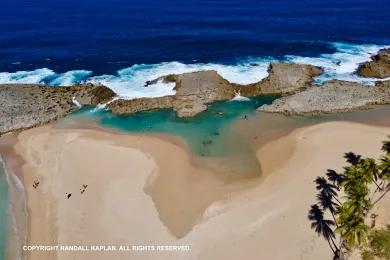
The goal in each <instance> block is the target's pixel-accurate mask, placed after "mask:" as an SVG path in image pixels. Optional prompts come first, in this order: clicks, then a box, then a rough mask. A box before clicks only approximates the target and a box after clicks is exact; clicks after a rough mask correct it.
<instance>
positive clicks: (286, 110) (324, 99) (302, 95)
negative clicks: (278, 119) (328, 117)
mask: <svg viewBox="0 0 390 260" xmlns="http://www.w3.org/2000/svg"><path fill="white" fill-rule="evenodd" d="M373 104H390V81H383V82H377V83H376V84H375V86H366V85H362V84H359V83H355V82H348V81H340V80H331V81H328V82H326V83H325V84H323V85H322V86H319V87H312V88H308V89H307V90H304V91H302V92H299V93H296V94H294V95H292V96H285V97H282V98H279V99H277V100H275V101H274V102H273V103H272V104H270V105H263V106H261V107H260V108H258V111H262V112H273V113H282V114H286V115H304V114H313V115H314V114H322V113H332V112H345V111H353V110H357V109H364V108H367V107H368V106H369V105H373Z"/></svg>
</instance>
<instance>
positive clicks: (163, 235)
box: [13, 122, 390, 260]
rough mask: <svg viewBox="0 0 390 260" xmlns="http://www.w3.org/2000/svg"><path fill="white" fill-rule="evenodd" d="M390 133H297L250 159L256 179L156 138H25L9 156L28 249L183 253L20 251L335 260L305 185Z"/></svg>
mask: <svg viewBox="0 0 390 260" xmlns="http://www.w3.org/2000/svg"><path fill="white" fill-rule="evenodd" d="M389 134H390V128H388V127H376V126H368V125H363V124H356V123H346V122H329V123H322V124H318V125H314V126H310V127H305V128H300V129H298V130H295V131H293V132H292V133H290V134H288V135H287V136H284V137H282V138H279V139H277V140H274V141H271V142H269V143H267V144H266V145H264V146H262V147H261V148H260V149H259V150H258V151H257V152H256V155H257V157H258V159H259V162H260V164H261V167H262V176H261V177H257V178H231V177H230V176H229V175H228V174H223V173H217V172H214V171H212V170H211V169H210V168H208V167H207V163H204V162H202V160H200V159H199V158H195V157H194V156H192V155H191V154H190V153H189V152H188V151H187V149H186V148H185V146H184V145H181V144H177V143H175V142H170V141H167V140H164V139H161V138H157V137H152V136H136V135H126V134H118V133H111V132H105V131H100V130H94V129H55V128H52V127H50V126H45V127H39V128H35V129H31V130H27V131H24V132H22V133H20V134H19V135H18V137H17V142H16V144H15V145H14V146H13V147H14V151H13V153H15V154H14V155H13V156H15V155H17V156H19V157H20V158H22V159H23V161H24V164H23V166H22V167H21V169H19V170H17V169H15V171H16V174H17V175H18V176H19V177H20V179H21V180H22V181H23V183H24V185H25V190H26V197H27V207H28V231H27V234H28V235H27V241H26V245H87V246H91V245H105V246H109V245H116V246H120V245H129V246H131V245H143V246H157V245H175V246H179V245H184V246H189V247H190V251H183V252H176V251H142V250H141V251H113V252H109V251H105V252H102V251H87V252H85V251H84V252H81V251H78V252H72V251H57V252H53V251H52V252H42V251H24V253H25V255H26V256H27V259H39V260H44V259H66V260H68V259H107V258H109V259H202V260H203V259H206V260H207V259H210V260H211V259H213V260H215V259H248V260H251V259H331V251H330V250H329V248H328V244H327V242H326V241H325V240H323V239H321V238H319V237H317V235H315V233H314V232H313V231H312V230H311V229H310V223H309V221H308V220H307V211H308V208H309V206H310V205H311V204H312V203H314V201H315V186H314V184H313V180H314V178H315V177H316V176H318V175H323V174H324V173H325V172H326V170H327V169H328V168H332V169H335V170H341V169H342V167H343V166H344V165H345V162H344V159H343V154H344V153H345V152H349V151H354V152H356V153H358V154H362V155H364V156H373V157H378V156H379V155H380V146H381V142H382V141H383V140H385V139H386V136H387V135H389ZM34 181H39V183H40V184H39V185H38V187H37V188H34V187H33V183H34ZM83 184H86V185H88V187H87V188H86V189H85V191H84V192H83V193H82V192H81V191H82V190H83V186H82V185H83ZM69 193H71V196H70V198H69V199H67V198H66V196H67V194H69ZM389 208H390V200H389V199H386V200H383V202H382V203H381V204H379V205H378V208H377V209H375V210H377V211H380V212H382V213H381V215H380V217H381V218H382V220H383V221H384V220H387V221H388V220H389V219H390V216H389V215H388V214H385V213H384V212H386V209H389ZM387 212H389V211H388V210H387ZM383 218H384V219H383ZM382 220H381V219H379V221H378V222H379V223H380V222H381V221H382ZM139 249H144V248H142V247H139Z"/></svg>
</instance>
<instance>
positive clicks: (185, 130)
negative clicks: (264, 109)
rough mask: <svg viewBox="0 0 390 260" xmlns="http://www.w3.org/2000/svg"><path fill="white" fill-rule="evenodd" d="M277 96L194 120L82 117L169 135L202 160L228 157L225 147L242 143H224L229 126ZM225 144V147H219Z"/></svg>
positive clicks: (221, 107)
mask: <svg viewBox="0 0 390 260" xmlns="http://www.w3.org/2000/svg"><path fill="white" fill-rule="evenodd" d="M275 98H276V97H275V96H265V97H258V98H252V99H249V100H248V101H218V102H214V103H213V104H211V105H210V106H209V108H208V109H207V111H205V112H202V113H200V114H199V115H197V116H195V117H191V118H179V117H177V116H176V113H175V112H174V111H173V110H172V109H162V110H155V111H148V112H140V113H135V114H129V115H114V114H112V113H111V112H110V111H107V110H100V111H94V110H83V111H81V112H80V113H78V114H79V115H86V116H93V117H94V118H96V119H97V120H98V122H99V123H100V124H101V125H103V126H106V127H113V128H116V129H120V130H124V131H128V132H137V133H167V134H171V135H175V136H179V137H182V138H183V139H184V140H185V141H186V142H187V144H188V145H189V147H190V148H191V150H192V151H193V152H194V153H196V154H198V155H201V156H221V155H225V153H226V151H227V150H229V149H226V145H228V143H234V145H237V142H239V140H234V139H232V140H230V141H231V142H227V143H226V142H224V141H225V140H224V138H226V137H227V133H228V131H229V127H228V126H229V125H230V124H231V123H232V122H233V121H234V120H236V119H240V118H241V119H243V120H244V118H245V116H250V115H251V114H253V113H255V111H256V108H257V107H259V106H261V105H263V104H270V103H272V101H273V100H274V99H275ZM222 141H223V143H224V145H222V146H220V144H221V142H222Z"/></svg>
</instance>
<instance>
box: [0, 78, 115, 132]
mask: <svg viewBox="0 0 390 260" xmlns="http://www.w3.org/2000/svg"><path fill="white" fill-rule="evenodd" d="M114 96H115V93H114V92H113V91H112V90H111V89H109V88H107V87H105V86H96V85H92V84H83V85H74V86H71V87H50V86H45V85H36V84H5V85H0V103H1V110H0V135H1V134H4V133H7V132H10V131H13V130H18V129H25V128H30V127H33V126H37V125H40V124H43V123H47V122H50V121H52V120H55V119H58V118H61V117H64V116H66V115H67V114H69V113H70V112H71V111H72V109H73V107H74V103H77V104H78V105H81V106H83V105H93V106H95V105H97V104H99V103H104V102H107V101H109V100H111V99H112V98H113V97H114Z"/></svg>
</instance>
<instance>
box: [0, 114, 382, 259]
mask: <svg viewBox="0 0 390 260" xmlns="http://www.w3.org/2000/svg"><path fill="white" fill-rule="evenodd" d="M249 121H250V120H249ZM362 121H364V120H362ZM255 122H256V121H255ZM242 123H243V124H245V123H246V122H245V121H243V122H242ZM369 123H372V122H369ZM239 124H241V123H239ZM323 124H347V125H351V124H352V125H357V126H359V125H360V126H361V127H368V128H370V127H371V128H379V129H382V128H384V127H377V126H375V127H374V126H368V125H366V124H361V123H360V124H356V123H352V122H333V121H331V122H325V123H319V124H318V123H310V124H309V125H303V126H301V127H298V129H293V130H291V129H290V130H286V131H287V132H284V133H279V134H276V135H273V138H270V139H269V140H268V141H266V142H264V143H262V144H261V145H259V144H257V145H254V146H253V148H254V149H255V150H256V149H257V152H256V154H257V158H258V160H259V161H260V164H261V166H262V172H263V173H264V174H262V175H261V176H260V178H258V177H257V178H255V179H252V178H249V179H244V180H243V181H242V182H241V183H238V184H237V183H235V184H237V185H233V186H235V187H233V188H230V189H229V188H228V189H227V193H225V194H228V196H227V197H226V196H225V197H224V196H222V197H221V193H220V192H221V190H219V191H218V192H219V193H218V192H217V193H214V195H212V196H214V197H213V199H212V200H211V201H214V202H211V203H210V202H208V204H207V206H206V207H205V206H204V205H203V206H201V208H204V209H203V210H200V211H201V212H203V213H202V214H201V215H199V214H198V217H196V216H195V218H192V219H193V220H192V221H195V222H193V223H195V224H188V223H187V224H185V223H184V224H183V223H181V224H182V225H185V226H186V228H184V230H185V231H180V229H181V228H180V227H179V229H178V228H175V227H173V228H174V229H176V231H175V232H177V233H176V235H177V236H176V237H179V238H180V237H181V238H182V239H185V238H186V237H188V236H190V234H191V233H192V230H193V229H194V228H195V229H196V228H197V226H198V225H201V224H202V223H203V222H205V221H208V219H213V218H214V217H216V216H218V215H219V214H220V212H221V211H222V212H224V211H225V210H227V209H229V207H231V204H232V203H233V204H234V203H235V200H236V199H237V198H236V197H238V198H239V197H242V196H244V197H245V196H247V195H245V194H250V193H251V192H253V190H256V187H258V186H263V185H264V182H266V181H267V180H268V179H269V178H273V177H274V176H273V174H274V173H275V172H278V171H280V169H283V167H285V166H286V165H288V164H289V163H291V158H292V156H293V154H295V153H296V148H297V143H296V142H295V141H296V140H295V139H294V138H296V136H297V135H299V133H301V132H304V131H305V129H308V128H313V127H316V126H319V125H320V126H321V125H323ZM378 124H381V122H378ZM382 124H383V122H382ZM76 125H77V124H76ZM87 125H88V127H87ZM87 125H84V126H82V125H79V128H78V129H77V127H76V128H75V126H74V125H73V126H72V125H70V126H69V127H70V128H67V127H65V128H63V126H59V127H60V128H58V127H56V125H51V126H43V127H39V128H35V129H30V130H28V131H23V132H21V133H18V134H17V137H15V139H14V140H13V141H14V142H15V143H20V140H19V136H21V135H29V132H36V133H39V132H40V131H41V130H42V129H50V130H49V132H50V131H52V132H53V134H54V133H61V132H69V133H73V134H74V133H77V132H92V133H95V134H96V132H100V134H101V135H102V136H105V138H108V140H110V141H109V143H110V146H114V147H117V146H118V145H119V146H123V143H122V142H120V143H116V142H115V141H113V140H112V137H113V136H115V138H114V139H116V138H120V139H129V138H130V139H132V140H133V141H136V142H138V141H139V140H146V139H150V140H153V141H158V142H162V143H168V144H169V146H176V147H178V149H179V150H178V151H181V152H177V154H181V153H185V154H187V156H188V158H187V159H186V160H188V163H189V165H192V166H194V167H196V166H200V165H202V162H204V160H198V159H199V158H196V156H193V155H192V154H191V152H190V151H189V150H188V147H187V146H186V144H185V143H184V142H183V141H182V140H180V138H176V137H172V136H169V135H164V134H161V135H153V134H152V135H151V134H138V133H131V134H129V133H124V132H121V131H118V130H116V129H111V128H108V129H107V128H104V127H101V126H98V125H93V124H87ZM385 125H387V123H385ZM80 128H81V129H80ZM385 128H386V127H385ZM240 129H241V127H238V130H240ZM291 131H292V132H291ZM12 135H15V134H11V135H7V138H2V139H1V142H2V145H0V148H1V150H2V153H3V151H4V143H3V142H4V140H8V142H9V143H8V145H10V144H11V146H8V148H10V147H13V145H12V142H13V141H12V137H11V136H12ZM33 135H34V134H32V136H33ZM81 135H83V134H81ZM98 135H99V134H98ZM16 138H17V139H18V140H16ZM86 138H87V139H90V140H91V141H93V140H94V138H96V136H95V137H94V136H93V134H92V137H86ZM71 139H72V138H71ZM76 139H77V138H76ZM97 139H99V138H97ZM10 140H11V141H10ZM95 141H96V140H95ZM152 143H153V142H152ZM142 146H143V147H142ZM131 147H132V149H134V148H135V149H138V150H139V151H140V152H141V153H143V154H145V151H147V150H148V149H149V150H150V149H151V146H150V145H145V144H144V145H139V144H138V145H137V144H134V143H132V144H131ZM265 147H267V152H266V153H264V152H261V151H262V149H265ZM286 147H289V149H287V150H286V149H285V148H286ZM282 148H283V153H282V154H281V153H280V152H279V150H280V149H282ZM12 149H13V148H12ZM19 152H21V150H19ZM24 152H25V151H24ZM24 152H21V153H24ZM146 154H147V158H149V159H150V158H153V156H154V157H155V156H156V154H154V155H153V154H151V153H150V152H146ZM275 154H278V156H275ZM157 156H160V160H157V161H154V165H155V166H154V167H158V166H159V164H160V163H158V161H160V162H161V161H164V160H166V158H165V157H166V154H165V153H160V154H159V155H158V154H157ZM4 157H7V158H8V159H11V160H14V161H13V162H12V164H13V165H14V166H15V165H22V164H21V161H20V160H21V158H20V154H19V155H18V156H17V157H15V154H14V155H12V152H11V153H9V152H8V153H6V155H5V156H4ZM260 157H261V158H260ZM340 157H342V156H340ZM7 158H6V159H5V161H6V164H7V165H8V163H9V161H8V160H7ZM45 158H46V157H45ZM164 158H165V159H164ZM275 158H276V159H275ZM15 159H16V160H17V161H18V163H15ZM154 160H156V158H154ZM280 162H282V163H280ZM206 168H207V167H206ZM15 169H16V170H15ZM15 169H12V170H11V171H10V172H12V174H14V173H16V176H19V175H20V174H18V171H20V170H22V169H19V170H18V169H17V167H16V168H15ZM153 169H154V170H152V171H150V173H149V175H148V177H147V178H146V179H145V186H144V187H143V192H145V194H146V195H147V196H151V197H153V196H154V197H155V199H152V201H153V205H154V207H155V208H156V209H157V211H158V212H159V214H160V211H165V213H163V214H165V217H162V218H161V216H160V217H159V219H160V221H161V220H162V219H164V218H165V221H168V222H169V221H170V220H169V218H171V217H170V216H169V215H170V214H171V212H169V211H170V210H168V212H167V209H168V208H165V209H164V207H167V206H166V205H167V204H169V203H171V201H170V200H168V201H164V200H162V201H161V200H159V197H161V196H163V195H164V193H165V192H166V188H167V187H170V185H171V183H169V182H165V183H164V181H163V180H161V178H160V188H158V187H157V190H156V188H155V187H154V189H153V187H152V188H151V186H150V183H153V182H155V181H156V179H157V180H158V177H159V175H160V177H161V176H162V175H161V173H158V172H157V173H156V168H153ZM157 169H158V168H157ZM203 170H204V169H203ZM157 171H158V170H157ZM197 171H198V170H196V172H197ZM208 171H211V173H209V177H210V176H214V177H211V179H209V178H206V179H207V180H206V179H204V183H208V182H210V180H211V182H212V183H214V184H217V186H219V185H221V182H218V180H216V179H215V174H217V175H218V174H221V172H219V173H218V172H214V169H211V168H208ZM212 172H214V173H212ZM222 174H223V173H222ZM21 176H23V174H22V175H21ZM219 177H221V176H219ZM164 178H168V179H169V178H170V176H169V175H165V177H164ZM217 179H218V178H217ZM222 179H223V178H222ZM21 181H23V182H24V183H25V182H26V180H25V179H24V178H21ZM215 181H217V182H215ZM236 181H237V180H235V178H233V179H232V178H230V177H229V176H228V177H227V178H226V179H224V180H222V183H225V184H226V183H232V182H233V183H234V182H236ZM185 183H186V182H184V184H185ZM218 183H219V184H218ZM148 184H149V186H148ZM25 185H26V183H25ZM161 185H162V186H161ZM181 185H183V183H181ZM214 188H215V187H214ZM243 190H245V192H243ZM154 192H157V193H155V194H154V195H153V193H154ZM48 195H49V194H46V195H45V196H48ZM206 195H207V194H206ZM222 195H223V192H222ZM175 196H177V193H176V194H172V196H171V198H170V199H172V197H175ZM156 199H157V201H156ZM197 199H198V198H197ZM313 199H314V197H313ZM53 200H54V201H55V200H58V198H53ZM206 200H207V201H210V198H206ZM156 203H157V204H156ZM159 205H160V206H159ZM164 205H165V206H164ZM226 205H227V206H226ZM161 207H162V208H161ZM53 214H54V215H55V214H56V212H53ZM275 214H276V213H275ZM200 216H201V217H200ZM28 219H30V218H28ZM267 219H268V217H267ZM163 222H164V221H163ZM174 222H176V221H174ZM30 225H31V220H29V221H28V226H30ZM165 225H167V224H166V223H165ZM168 225H174V223H173V222H172V223H170V224H168ZM53 227H54V226H53ZM189 227H191V228H190V229H188V228H189ZM171 228H172V226H171ZM171 232H172V231H171ZM183 232H184V233H183ZM27 233H28V234H27V240H26V241H29V239H30V237H29V234H30V233H31V232H27ZM171 235H172V233H171ZM174 237H175V236H174ZM172 239H173V238H172V237H171V238H170V241H175V239H173V240H172ZM179 241H180V240H179ZM53 257H56V256H54V254H52V255H50V259H57V258H53ZM10 259H13V258H10ZM29 259H35V258H34V257H32V258H29ZM38 259H40V258H39V257H38ZM58 259H61V257H60V258H58ZM151 259H152V258H151ZM179 259H182V258H179Z"/></svg>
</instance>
